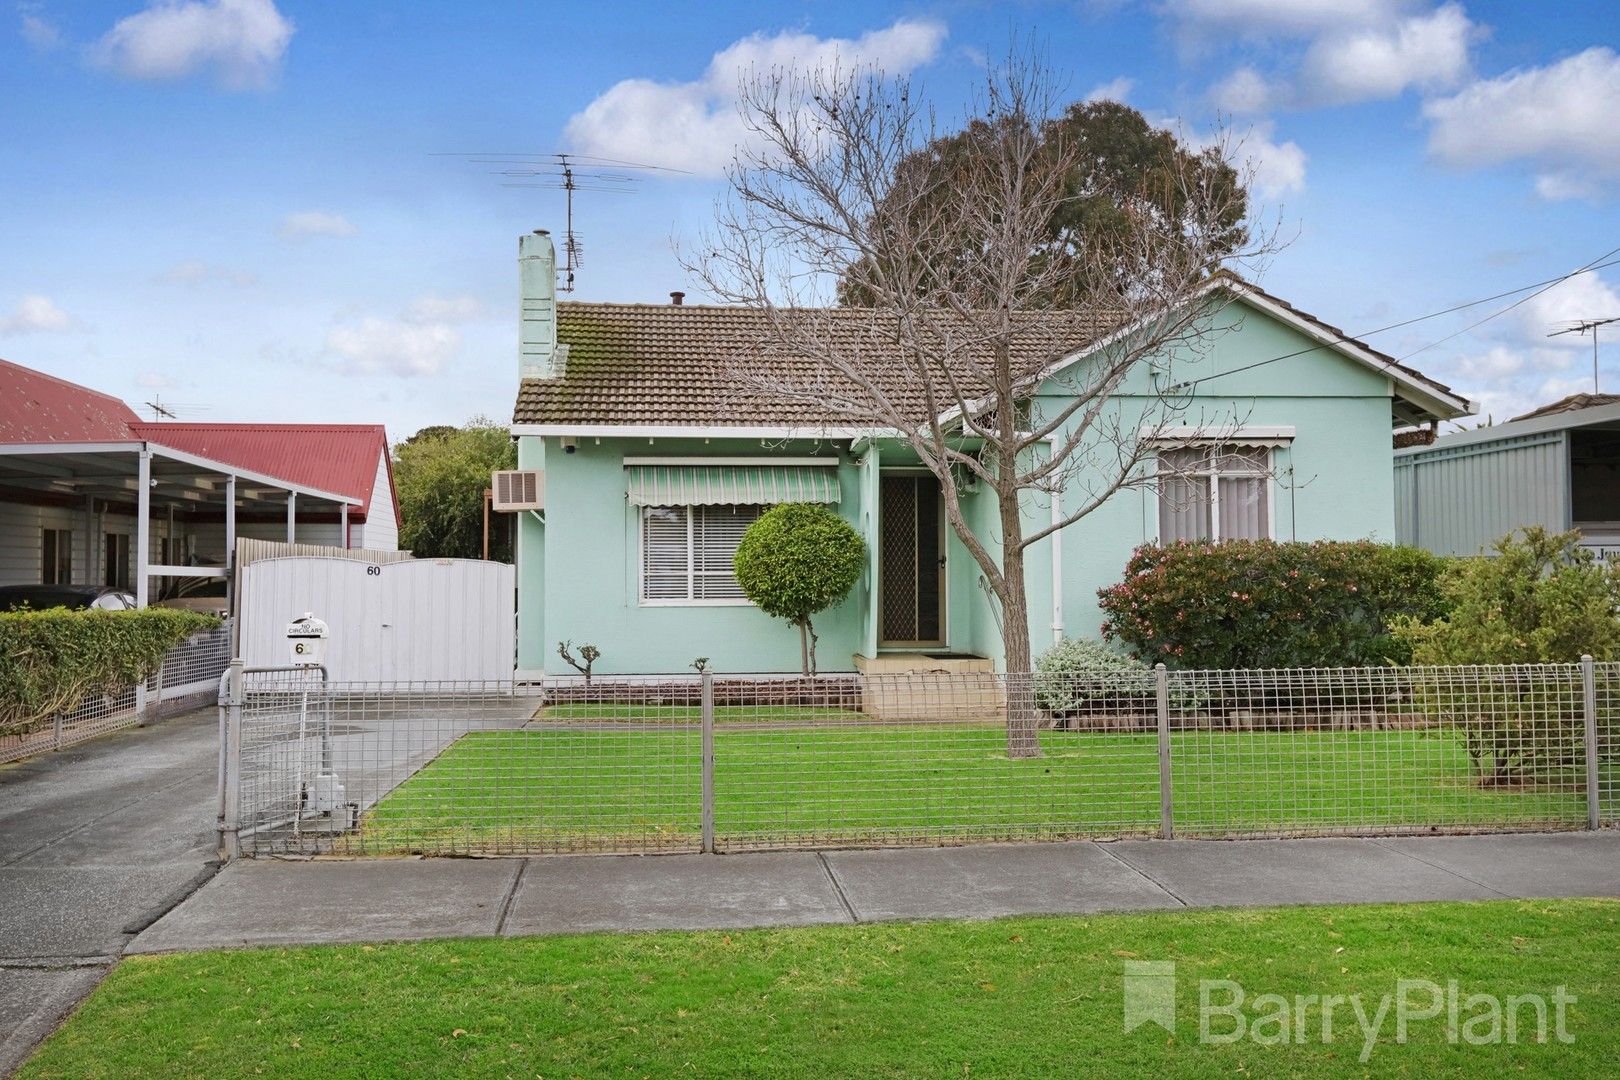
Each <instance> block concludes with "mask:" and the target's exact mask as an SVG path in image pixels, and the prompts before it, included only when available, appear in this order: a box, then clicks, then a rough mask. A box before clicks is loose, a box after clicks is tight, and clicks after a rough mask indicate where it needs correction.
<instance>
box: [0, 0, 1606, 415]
mask: <svg viewBox="0 0 1620 1080" xmlns="http://www.w3.org/2000/svg"><path fill="white" fill-rule="evenodd" d="M1554 10H1556V11H1557V15H1556V17H1552V16H1550V15H1549V14H1548V13H1549V12H1552V11H1554ZM1015 34H1016V35H1033V36H1034V37H1035V38H1036V39H1037V40H1039V41H1041V42H1042V43H1043V44H1044V45H1045V47H1046V48H1047V50H1048V52H1049V55H1050V58H1051V60H1052V62H1053V64H1054V66H1056V67H1057V68H1059V69H1060V71H1061V72H1062V74H1063V76H1064V78H1065V79H1066V80H1067V84H1068V88H1069V90H1070V92H1071V93H1072V96H1073V97H1076V98H1079V97H1085V96H1087V95H1091V94H1094V93H1101V94H1107V95H1111V96H1122V97H1123V98H1124V100H1126V101H1128V102H1129V103H1130V104H1132V105H1134V106H1136V107H1138V108H1140V109H1141V110H1143V112H1144V113H1146V114H1147V115H1148V116H1149V117H1151V118H1153V119H1155V120H1156V121H1159V122H1164V123H1179V124H1180V125H1182V126H1183V128H1184V130H1186V131H1188V132H1190V133H1192V134H1193V135H1195V136H1197V135H1202V134H1205V133H1207V132H1209V131H1210V130H1212V128H1213V127H1214V126H1215V125H1216V124H1217V123H1218V122H1219V118H1220V117H1221V116H1223V115H1224V116H1225V117H1226V118H1227V121H1228V122H1229V123H1230V124H1231V126H1232V127H1233V128H1234V129H1235V130H1236V131H1237V132H1238V133H1240V134H1242V135H1243V136H1244V137H1245V142H1244V147H1245V153H1246V154H1247V155H1248V156H1249V157H1250V159H1251V160H1252V162H1253V164H1254V166H1255V168H1256V170H1257V172H1256V183H1255V188H1256V193H1257V195H1258V197H1259V198H1258V201H1259V202H1260V203H1261V204H1262V205H1263V206H1264V207H1266V208H1267V209H1268V210H1269V211H1270V212H1272V213H1275V214H1280V215H1281V217H1282V220H1283V222H1284V225H1285V230H1284V231H1285V233H1286V235H1288V236H1289V237H1291V243H1290V244H1289V245H1288V246H1287V248H1286V249H1285V250H1284V251H1282V252H1281V253H1280V254H1279V255H1278V256H1277V257H1276V258H1275V260H1273V262H1272V264H1271V265H1270V267H1269V268H1268V269H1267V271H1266V273H1265V275H1264V277H1263V279H1262V283H1263V284H1264V285H1265V286H1266V287H1267V288H1269V289H1270V290H1271V291H1273V292H1276V293H1278V294H1280V295H1282V296H1283V297H1285V298H1287V299H1288V300H1290V301H1292V302H1293V303H1295V304H1297V305H1298V306H1300V307H1303V308H1304V309H1306V310H1308V311H1312V312H1314V313H1316V314H1319V315H1321V316H1322V317H1323V318H1325V319H1327V320H1328V321H1329V322H1332V323H1335V324H1337V325H1339V326H1341V327H1343V328H1345V329H1347V330H1350V331H1352V332H1359V331H1364V330H1368V329H1370V328H1373V327H1376V326H1380V325H1383V324H1385V323H1389V322H1394V321H1397V320H1399V319H1402V318H1406V317H1410V316H1414V315H1419V314H1423V313H1426V312H1429V311H1433V310H1436V309H1439V308H1443V307H1446V306H1448V305H1450V304H1453V303H1457V302H1460V301H1464V300H1471V299H1475V298H1478V297H1481V296H1485V295H1488V294H1491V293H1495V292H1498V291H1501V290H1503V289H1508V288H1513V287H1516V286H1519V285H1524V284H1528V283H1530V282H1534V281H1539V280H1542V279H1546V278H1550V277H1554V276H1556V275H1559V274H1563V273H1566V272H1568V271H1570V270H1573V269H1575V268H1576V267H1578V266H1581V265H1584V264H1586V263H1588V262H1590V261H1592V260H1593V259H1594V258H1596V257H1597V256H1599V255H1601V254H1602V253H1604V252H1606V251H1608V250H1610V249H1611V248H1615V247H1620V201H1617V198H1620V125H1617V124H1615V123H1614V120H1613V118H1614V117H1615V116H1617V115H1620V56H1617V55H1616V49H1620V40H1617V39H1620V17H1617V13H1616V10H1615V7H1614V5H1613V3H1612V2H1609V0H1592V2H1587V3H1563V4H1559V5H1556V7H1552V6H1543V5H1532V4H1522V3H1479V2H1466V3H1444V4H1436V3H1433V2H1431V0H1162V2H1154V3H1133V2H1129V0H1114V2H1104V0H1095V2H1091V3H1086V2H1070V3H1064V4H1056V3H1053V4H1043V3H1036V2H1033V0H1030V2H1024V3H1015V4H1005V3H1004V4H990V3H967V2H941V3H926V2H920V3H904V4H883V3H876V2H866V3H840V2H825V3H811V4H799V5H794V4H779V3H769V2H755V3H707V4H682V3H677V2H673V0H665V2H659V3H645V4H642V3H622V4H615V3H589V2H580V3H575V4H554V3H538V2H533V3H501V4H497V3H474V4H466V3H442V4H429V3H422V2H415V3H397V2H396V3H381V2H379V3H363V2H360V0H346V2H344V3H336V4H334V3H328V2H307V3H306V2H301V0H274V2H272V0H161V2H158V3H145V2H143V0H104V2H95V0H76V2H71V3H70V2H67V0H25V2H22V3H18V2H16V0H0V145H3V146H5V147H6V148H7V151H8V153H7V154H6V155H5V158H4V161H3V163H0V356H3V357H5V358H7V359H10V360H13V361H16V362H18V363H22V364H26V365H28V366H31V367H37V368H40V369H43V370H46V371H49V372H52V373H54V374H58V375H62V376H64V377H67V378H71V379H74V380H77V381H80V382H85V383H88V384H90V385H93V386H96V387H98V388H101V389H105V390H107V391H110V392H112V393H116V394H118V395H120V396H122V397H124V398H125V399H126V400H128V401H130V402H131V403H132V404H136V405H137V406H139V403H141V402H145V401H149V400H151V399H152V398H153V395H160V396H161V398H162V400H164V401H166V402H170V403H175V404H178V405H182V406H191V408H189V409H186V408H183V409H181V415H182V416H183V417H184V418H187V419H195V420H265V421H271V420H281V421H293V420H319V421H340V420H350V421H371V422H383V423H386V424H387V425H388V427H389V430H390V433H391V434H392V435H394V436H395V437H402V436H404V435H406V434H409V433H410V432H411V431H413V430H415V429H416V428H418V427H420V426H422V425H424V424H428V423H443V422H451V423H453V422H459V421H461V420H464V419H466V418H467V417H469V416H472V415H474V414H478V413H483V414H486V415H490V416H493V417H496V418H504V417H505V416H506V415H507V413H508V411H509V409H510V406H511V400H512V393H513V384H514V381H515V371H516V358H515V342H514V339H515V312H516V266H515V255H516V244H515V238H516V236H517V235H518V234H519V233H520V232H523V231H525V230H527V229H531V228H535V227H550V228H553V229H560V227H561V222H562V203H561V197H560V193H556V192H551V191H544V190H534V189H513V188H505V187H502V186H501V185H500V184H499V182H498V179H499V178H497V177H495V176H492V175H490V174H489V173H487V172H486V171H485V167H483V166H477V165H473V164H469V163H468V162H466V161H464V160H460V159H457V158H454V157H439V156H434V155H435V154H436V153H439V152H447V151H475V152H478V151H503V152H505V151H521V152H527V153H546V152H551V151H556V150H582V151H587V152H594V153H597V154H601V155H604V156H609V157H619V158H627V159H630V160H636V161H643V162H649V163H654V164H667V165H671V166H676V167H680V168H684V169H687V170H689V171H690V172H691V173H692V175H690V176H673V175H672V176H671V177H670V178H668V179H656V180H652V181H650V182H647V183H645V184H643V185H642V190H641V191H640V193H639V194H636V195H633V196H620V195H613V194H597V193H589V192H587V193H584V194H583V195H582V196H581V198H580V200H579V203H578V207H577V226H578V229H579V231H580V233H581V235H582V236H583V238H584V242H585V245H586V260H585V264H584V267H583V269H582V270H581V272H580V275H579V290H578V292H577V293H576V294H575V295H576V296H578V297H580V298H584V299H599V300H620V301H647V302H661V301H663V300H664V299H665V298H666V294H667V293H668V292H669V291H670V290H671V289H681V288H685V289H688V290H692V291H694V292H695V289H694V288H693V286H692V284H691V283H690V282H688V281H687V280H685V278H684V275H683V274H682V272H681V270H680V268H679V266H678V264H677V261H676V258H675V256H674V255H673V253H672V251H671V240H672V238H675V239H678V238H680V237H683V236H687V237H689V236H691V235H692V234H694V233H695V232H696V231H697V230H698V229H700V228H701V227H702V226H703V224H704V222H705V220H706V218H707V217H708V215H709V212H710V207H711V204H712V201H713V199H714V197H715V195H716V193H717V191H718V190H719V188H718V184H717V182H716V181H715V180H714V179H712V177H713V176H714V175H716V174H717V172H718V170H719V169H720V167H721V166H722V165H723V163H724V161H725V160H726V158H727V157H728V156H729V149H730V146H731V145H732V141H733V139H734V128H733V126H732V119H731V118H732V116H733V113H732V108H731V102H730V91H731V88H732V87H733V86H734V85H735V79H736V73H737V71H738V70H740V69H743V68H746V67H747V66H748V65H750V64H761V63H770V62H797V63H813V62H814V61H815V59H816V58H817V57H825V56H828V55H832V54H834V53H836V54H838V55H842V56H853V57H855V58H857V59H860V60H867V61H871V62H875V63H879V64H881V65H883V66H884V67H886V68H887V69H889V70H891V71H906V72H909V73H910V75H911V76H912V77H913V78H914V79H915V80H916V81H917V83H918V84H920V86H921V87H922V89H923V92H924V93H925V94H926V95H927V96H928V97H929V98H930V99H932V100H934V101H935V102H937V103H938V104H939V106H940V107H941V109H942V110H943V111H944V112H946V113H947V114H949V113H952V112H953V111H955V110H958V109H959V108H960V107H961V104H962V103H963V102H964V101H965V100H966V98H967V97H968V95H969V94H970V93H971V91H972V88H973V86H974V84H975V81H976V80H977V79H979V78H980V77H981V75H982V70H983V69H982V65H983V63H984V59H985V57H986V56H992V57H993V56H995V55H996V54H997V53H998V52H1004V51H1005V50H1006V48H1007V45H1008V41H1009V39H1010V38H1011V37H1012V36H1013V35H1015ZM1496 306H1500V305H1494V306H1486V307H1483V308H1478V309H1474V310H1473V311H1470V312H1467V313H1464V314H1462V315H1459V316H1455V317H1452V318H1449V319H1442V320H1435V321H1432V322H1427V323H1424V324H1421V325H1420V326H1417V327H1413V328H1410V329H1407V330H1401V331H1396V332H1393V333H1389V334H1384V335H1380V336H1378V337H1375V338H1372V339H1371V340H1372V341H1373V343H1374V344H1375V345H1377V346H1379V347H1380V348H1383V349H1385V350H1387V351H1390V352H1393V353H1395V354H1396V355H1398V356H1405V355H1407V354H1409V353H1412V352H1413V351H1414V350H1418V349H1420V348H1422V347H1423V346H1426V345H1429V344H1431V343H1433V342H1435V341H1436V340H1437V339H1439V338H1442V337H1445V336H1446V335H1448V334H1451V333H1453V332H1455V331H1457V330H1459V329H1462V328H1463V327H1465V326H1466V325H1467V324H1468V323H1469V322H1471V321H1473V319H1476V318H1478V317H1480V316H1481V315H1483V314H1486V313H1488V312H1490V311H1491V310H1494V307H1496ZM1605 315H1620V266H1615V267H1611V268H1608V269H1606V270H1603V271H1601V272H1599V273H1595V274H1586V275H1583V276H1581V277H1579V278H1576V279H1573V280H1571V281H1569V282H1567V283H1565V284H1563V285H1560V286H1559V287H1557V288H1556V289H1553V290H1551V291H1549V292H1547V293H1546V294H1544V295H1543V296H1541V297H1538V298H1536V299H1535V300H1533V301H1531V302H1529V303H1526V304H1524V305H1523V306H1521V307H1520V308H1518V309H1516V310H1515V311H1513V312H1510V313H1508V314H1507V315H1505V316H1503V317H1502V318H1499V319H1497V320H1494V321H1492V322H1490V323H1488V324H1487V325H1486V326H1484V327H1481V328H1480V329H1478V330H1475V331H1473V332H1471V333H1467V334H1464V335H1461V336H1458V337H1456V338H1454V339H1452V340H1449V341H1445V342H1443V343H1441V344H1439V345H1437V346H1435V347H1433V348H1429V349H1426V350H1425V351H1422V352H1419V353H1417V354H1416V355H1414V356H1413V357H1412V359H1411V361H1410V362H1411V363H1413V364H1415V365H1417V366H1419V367H1420V368H1422V369H1423V370H1425V371H1426V372H1429V373H1430V374H1433V375H1434V376H1436V377H1438V378H1441V379H1443V380H1445V381H1447V382H1450V383H1452V384H1453V385H1455V386H1457V387H1458V388H1460V389H1461V390H1463V391H1464V392H1466V393H1468V394H1469V395H1470V396H1473V397H1475V398H1476V399H1477V400H1480V401H1481V403H1482V405H1483V408H1484V410H1485V411H1486V412H1488V413H1492V414H1494V415H1496V416H1497V417H1498V418H1501V417H1504V416H1506V415H1511V414H1512V413H1514V412H1517V411H1522V410H1523V409H1524V408H1527V407H1529V406H1531V405H1533V404H1536V403H1538V402H1541V401H1545V400H1550V399H1552V398H1554V397H1558V396H1562V395H1563V394H1565V393H1570V392H1573V391H1577V390H1585V389H1590V382H1591V378H1590V356H1591V354H1590V340H1591V339H1590V338H1587V339H1585V340H1580V339H1576V338H1573V337H1565V338H1556V339H1549V338H1547V337H1546V334H1547V332H1548V330H1550V329H1552V328H1554V327H1555V326H1556V325H1557V324H1558V323H1559V322H1560V321H1562V320H1568V319H1575V318H1586V317H1594V316H1605ZM1610 341H1611V342H1612V343H1611V344H1606V345H1604V347H1603V352H1604V354H1605V356H1604V364H1603V366H1604V372H1603V376H1604V380H1603V381H1604V389H1605V390H1620V324H1617V326H1616V327H1615V328H1613V330H1612V334H1611V338H1610ZM142 411H143V412H145V411H146V410H144V409H142Z"/></svg>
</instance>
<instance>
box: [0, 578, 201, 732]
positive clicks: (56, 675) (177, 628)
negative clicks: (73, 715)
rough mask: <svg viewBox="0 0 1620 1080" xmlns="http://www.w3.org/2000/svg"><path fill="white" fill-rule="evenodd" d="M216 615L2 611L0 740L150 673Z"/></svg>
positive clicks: (34, 727)
mask: <svg viewBox="0 0 1620 1080" xmlns="http://www.w3.org/2000/svg"><path fill="white" fill-rule="evenodd" d="M218 625H219V620H218V619H217V618H215V617H214V616H212V615H202V614H199V613H197V612H195V611H178V610H174V609H171V608H147V609H145V610H143V611H69V610H67V609H66V608H51V609H48V610H45V611H15V612H6V613H3V614H0V735H25V734H27V733H28V732H30V731H36V730H38V729H39V728H41V727H44V726H45V725H47V724H49V723H50V722H51V717H53V716H54V715H56V714H57V713H61V712H69V711H71V710H73V709H74V708H76V707H78V705H79V703H80V702H82V701H84V699H85V698H87V697H90V696H92V695H95V694H106V693H114V692H116V691H118V690H121V689H123V688H124V687H126V686H131V685H133V684H135V683H139V682H142V681H144V680H145V679H147V678H148V677H150V676H151V674H152V673H153V672H154V671H156V670H157V669H158V667H159V666H160V665H162V663H163V657H164V655H165V654H167V653H168V651H169V650H170V649H172V648H174V647H175V646H176V645H178V644H180V643H181V642H182V641H185V640H186V639H187V638H188V637H191V636H192V635H193V634H197V633H200V632H202V631H204V630H211V629H213V628H214V627H216V626H218Z"/></svg>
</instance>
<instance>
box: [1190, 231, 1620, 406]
mask: <svg viewBox="0 0 1620 1080" xmlns="http://www.w3.org/2000/svg"><path fill="white" fill-rule="evenodd" d="M1616 254H1620V247H1617V248H1614V249H1612V250H1610V251H1607V252H1605V253H1604V254H1602V255H1599V256H1598V257H1597V258H1596V259H1594V260H1592V261H1591V262H1590V263H1587V264H1586V265H1585V266H1582V267H1580V268H1579V269H1576V270H1571V271H1570V272H1569V273H1567V274H1561V275H1559V276H1558V277H1555V278H1548V279H1546V280H1545V281H1537V282H1533V283H1531V284H1529V285H1521V286H1519V287H1518V288H1516V289H1508V290H1506V291H1504V292H1499V293H1495V294H1494V295H1491V296H1486V297H1481V298H1480V299H1478V300H1469V301H1467V302H1466V303H1462V304H1453V305H1452V306H1451V307H1448V308H1444V309H1442V310H1440V311H1431V312H1429V313H1428V314H1427V315H1418V316H1415V317H1413V318H1410V319H1402V320H1401V321H1400V322H1393V323H1390V324H1389V325H1387V326H1380V327H1378V328H1376V329H1373V330H1364V331H1361V332H1360V333H1356V334H1341V335H1340V336H1338V337H1335V338H1333V339H1332V340H1329V341H1324V342H1322V343H1320V344H1317V345H1312V346H1310V347H1308V348H1304V349H1297V350H1295V351H1294V352H1290V353H1283V354H1282V355H1280V356H1273V357H1269V358H1267V359H1265V360H1256V361H1255V362H1254V363H1252V364H1245V365H1243V366H1242V367H1236V368H1232V369H1231V370H1230V371H1220V372H1216V373H1215V374H1213V375H1204V376H1201V377H1199V378H1196V379H1190V380H1188V381H1186V382H1180V383H1177V384H1176V385H1175V386H1173V387H1171V389H1172V390H1184V389H1189V388H1191V387H1194V386H1197V385H1198V384H1200V383H1205V382H1209V381H1210V380H1212V379H1219V378H1223V377H1225V376H1227V375H1237V374H1239V373H1241V372H1244V371H1252V370H1254V369H1255V368H1260V367H1265V366H1266V365H1267V364H1275V363H1277V362H1278V361H1281V360H1292V359H1293V358H1294V357H1296V356H1306V355H1308V354H1310V353H1314V352H1321V351H1322V350H1323V349H1330V348H1332V347H1333V346H1335V345H1343V344H1353V343H1356V342H1357V341H1358V340H1359V339H1361V338H1368V337H1372V336H1373V335H1374V334H1383V333H1387V332H1388V331H1390V330H1399V329H1401V328H1402V327H1404V326H1414V325H1416V324H1417V323H1422V322H1428V321H1429V320H1430V319H1438V318H1441V317H1442V316H1445V315H1454V314H1456V313H1457V312H1459V311H1467V310H1468V309H1469V308H1475V307H1479V306H1480V305H1481V304H1489V303H1491V302H1492V301H1495V300H1502V299H1504V298H1506V297H1509V296H1517V295H1518V294H1519V293H1530V295H1529V296H1525V297H1523V298H1521V299H1519V300H1515V301H1514V302H1513V303H1511V304H1509V305H1508V306H1506V307H1504V308H1502V309H1501V310H1500V311H1493V312H1492V313H1491V314H1489V315H1487V316H1485V317H1484V318H1483V319H1480V320H1479V321H1477V322H1474V323H1471V324H1469V325H1468V326H1465V327H1463V328H1462V329H1461V330H1458V331H1456V333H1452V334H1447V335H1446V336H1445V337H1443V338H1440V339H1439V340H1437V341H1432V342H1430V343H1429V344H1427V345H1425V346H1423V347H1422V348H1420V349H1414V350H1413V351H1412V352H1409V353H1407V354H1406V355H1405V356H1403V357H1401V358H1400V359H1398V360H1397V359H1391V360H1389V361H1387V362H1386V363H1385V364H1383V365H1382V366H1383V367H1385V368H1387V367H1389V366H1390V365H1391V364H1397V363H1400V362H1401V360H1408V359H1410V358H1412V357H1414V356H1416V355H1417V354H1418V353H1421V352H1427V351H1428V350H1429V349H1432V348H1434V347H1435V346H1437V345H1441V344H1444V343H1445V342H1447V341H1450V340H1451V339H1452V338H1454V337H1457V336H1459V335H1461V334H1466V333H1468V332H1469V331H1470V330H1474V329H1477V328H1478V327H1481V326H1483V325H1485V324H1486V323H1488V322H1490V321H1491V320H1492V319H1495V318H1497V317H1499V316H1501V315H1505V314H1507V313H1508V312H1509V311H1512V310H1513V309H1514V308H1516V307H1518V306H1519V305H1520V304H1523V303H1526V302H1527V301H1530V300H1533V299H1535V297H1537V296H1539V295H1541V293H1543V292H1546V291H1547V290H1548V289H1550V288H1552V287H1553V286H1554V285H1557V284H1559V283H1561V282H1565V281H1568V280H1569V279H1570V278H1572V277H1578V276H1580V275H1581V274H1585V273H1588V272H1590V271H1593V270H1602V269H1604V268H1606V267H1610V266H1615V265H1620V259H1616V258H1612V257H1611V256H1614V255H1616ZM1531 290H1536V291H1534V292H1531Z"/></svg>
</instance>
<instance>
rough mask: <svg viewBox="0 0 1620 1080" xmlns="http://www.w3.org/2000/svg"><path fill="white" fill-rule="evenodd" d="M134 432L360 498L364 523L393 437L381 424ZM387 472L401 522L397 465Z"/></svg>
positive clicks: (134, 427)
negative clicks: (396, 490) (379, 461)
mask: <svg viewBox="0 0 1620 1080" xmlns="http://www.w3.org/2000/svg"><path fill="white" fill-rule="evenodd" d="M130 430H131V432H132V433H133V434H134V435H135V436H136V437H137V438H141V439H150V440H151V441H152V442H155V443H161V444H163V445H164V446H168V447H172V448H173V449H175V450H183V451H185V452H186V453H188V454H197V455H198V456H200V457H205V458H209V459H210V460H213V461H219V462H223V463H224V464H226V465H235V466H236V467H237V468H239V469H250V470H252V471H254V472H260V473H268V474H269V475H271V476H277V477H280V478H281V479H283V480H290V481H292V482H293V483H295V484H302V485H304V486H305V487H312V488H318V489H320V490H321V491H330V492H332V493H333V494H336V495H348V496H350V497H352V498H356V499H359V500H360V506H359V507H358V508H355V509H351V510H350V513H351V514H352V515H353V516H354V517H355V519H356V520H364V519H365V516H366V512H367V511H368V510H369V509H370V508H371V485H372V482H373V481H375V480H376V478H377V459H378V457H379V456H381V457H382V458H383V460H385V461H387V460H388V458H389V454H388V433H387V432H386V431H385V430H384V429H383V426H382V425H381V424H175V423H163V424H159V423H147V422H144V421H141V420H139V419H137V420H136V421H135V423H133V424H131V425H130ZM387 469H388V488H389V498H391V499H392V500H393V503H394V520H395V521H398V520H399V500H398V498H397V497H395V496H394V494H393V486H394V475H393V469H394V466H393V462H392V461H389V462H388V466H387Z"/></svg>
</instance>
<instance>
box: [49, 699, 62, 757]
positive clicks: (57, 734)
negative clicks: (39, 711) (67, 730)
mask: <svg viewBox="0 0 1620 1080" xmlns="http://www.w3.org/2000/svg"><path fill="white" fill-rule="evenodd" d="M63 725H64V721H63V719H62V712H61V710H60V709H58V710H57V711H56V713H55V714H54V715H52V717H51V749H52V750H60V749H62V728H63Z"/></svg>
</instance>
